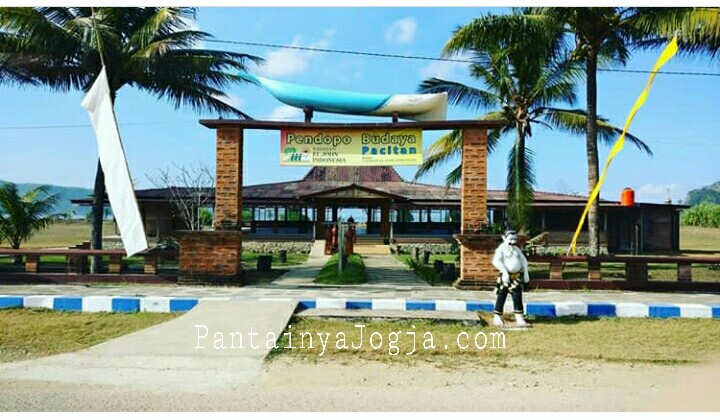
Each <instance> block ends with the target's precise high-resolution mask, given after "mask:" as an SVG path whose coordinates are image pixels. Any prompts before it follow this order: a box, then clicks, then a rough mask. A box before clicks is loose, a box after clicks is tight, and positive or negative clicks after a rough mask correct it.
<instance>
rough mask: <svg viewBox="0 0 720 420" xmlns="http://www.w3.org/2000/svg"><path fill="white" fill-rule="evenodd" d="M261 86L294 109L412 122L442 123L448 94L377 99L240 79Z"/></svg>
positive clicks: (256, 78) (247, 76)
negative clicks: (391, 118) (383, 117)
mask: <svg viewBox="0 0 720 420" xmlns="http://www.w3.org/2000/svg"><path fill="white" fill-rule="evenodd" d="M239 76H240V77H242V78H243V79H245V80H247V81H248V82H250V83H253V84H256V85H258V86H261V87H262V88H264V89H265V90H267V91H268V92H270V94H271V95H273V96H274V97H275V98H276V99H277V100H279V101H280V102H282V103H284V104H286V105H290V106H293V107H296V108H302V109H305V108H312V109H313V110H314V111H319V112H332V113H335V114H352V115H376V116H392V115H393V113H395V112H396V113H397V114H398V117H399V118H404V119H408V120H415V121H441V120H445V117H446V112H447V94H446V93H444V92H443V93H430V94H416V95H380V94H372V93H359V92H348V91H343V90H335V89H324V88H317V87H312V86H305V85H298V84H295V83H287V82H281V81H278V80H273V79H267V78H265V77H259V76H253V75H251V74H247V73H240V75H239Z"/></svg>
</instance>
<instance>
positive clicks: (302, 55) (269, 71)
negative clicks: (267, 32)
mask: <svg viewBox="0 0 720 420" xmlns="http://www.w3.org/2000/svg"><path fill="white" fill-rule="evenodd" d="M334 35H335V31H334V30H327V31H325V33H324V34H323V38H322V39H320V40H318V41H315V42H310V43H306V42H304V41H303V38H302V37H301V36H300V35H297V36H295V38H293V41H292V42H291V43H290V45H291V46H294V47H298V46H303V47H311V48H328V47H329V46H330V40H331V39H332V38H333V36H334ZM317 55H318V52H317V51H307V50H293V49H287V48H280V49H277V50H272V51H270V52H268V53H267V54H265V57H264V58H265V64H264V65H263V66H262V67H260V68H259V69H258V71H259V73H260V74H262V75H264V76H271V77H273V76H292V75H295V74H299V73H302V72H304V71H305V70H307V68H308V66H309V65H310V61H311V60H312V59H313V58H314V57H315V56H317Z"/></svg>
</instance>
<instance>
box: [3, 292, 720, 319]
mask: <svg viewBox="0 0 720 420" xmlns="http://www.w3.org/2000/svg"><path fill="white" fill-rule="evenodd" d="M213 300H255V301H263V300H268V301H270V300H277V298H255V299H252V298H229V297H207V298H190V297H163V296H147V297H137V296H62V295H35V296H19V295H0V309H5V308H46V309H54V310H58V311H82V312H185V311H189V310H191V309H192V308H194V307H195V305H197V304H198V302H201V301H213ZM297 300H298V308H299V309H313V308H317V309H375V310H395V311H457V312H462V311H472V312H475V311H479V312H491V311H492V310H493V302H491V301H474V300H441V299H428V300H413V299H342V298H317V299H302V298H301V299H297ZM525 312H526V313H527V314H528V315H535V316H543V317H560V316H573V315H574V316H592V317H618V318H719V319H720V304H718V305H703V304H698V303H679V304H665V303H663V304H646V303H631V302H622V303H603V302H527V303H526V305H525Z"/></svg>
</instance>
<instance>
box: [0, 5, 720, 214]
mask: <svg viewBox="0 0 720 420" xmlns="http://www.w3.org/2000/svg"><path fill="white" fill-rule="evenodd" d="M488 10H491V9H470V8H447V9H445V8H431V9H428V8H343V9H331V8H200V9H199V11H198V20H197V25H198V27H199V28H200V29H201V30H204V31H207V32H210V33H211V34H213V35H214V36H215V37H216V38H217V39H223V40H238V41H250V42H262V43H272V44H285V45H301V46H315V47H320V48H332V49H345V50H361V51H372V52H381V53H391V54H408V55H426V56H437V55H438V54H439V52H440V50H441V48H442V46H443V44H444V43H445V41H446V40H447V39H448V37H449V36H450V35H451V33H452V31H453V30H454V29H455V28H456V27H457V26H458V25H463V24H466V23H468V22H470V21H471V20H472V19H474V18H475V17H477V16H479V15H480V14H482V13H484V12H486V11H488ZM502 10H503V9H493V11H495V12H498V11H502ZM208 46H209V47H212V48H224V49H229V50H235V51H244V52H248V53H251V54H255V55H259V56H262V57H264V58H265V59H266V60H268V61H267V64H266V65H265V67H263V68H259V69H253V71H254V72H256V73H258V74H261V75H264V76H267V77H271V78H276V79H279V80H286V81H291V82H296V83H304V84H311V85H316V86H321V87H328V88H335V89H345V90H356V91H361V92H371V93H413V92H415V91H416V89H417V86H418V84H419V83H420V82H421V81H422V80H423V79H424V78H426V77H432V76H438V77H445V78H449V79H453V80H459V81H462V82H465V83H473V81H472V79H470V78H469V77H468V74H467V69H466V68H465V67H464V66H463V65H462V64H458V63H446V62H434V61H418V60H407V59H390V58H372V57H361V56H353V55H341V54H329V53H320V52H301V51H294V50H276V49H272V48H264V47H246V46H242V45H228V44H215V43H212V44H208ZM657 54H658V53H657V52H652V53H636V54H634V55H633V57H632V59H631V61H630V62H629V64H628V66H627V68H629V69H642V70H649V69H650V68H651V67H652V65H653V63H654V61H655V59H656V56H657ZM664 70H668V71H694V72H713V73H720V62H715V63H710V62H709V61H708V60H702V59H687V58H680V57H676V58H675V59H674V60H673V61H671V62H670V63H669V64H668V65H667V66H666V67H665V68H664ZM646 80H647V75H646V74H630V73H608V72H601V73H600V75H599V80H598V83H599V107H598V109H599V112H600V114H601V115H603V116H605V117H607V118H609V119H610V120H611V121H612V122H613V123H614V124H616V125H618V126H621V125H622V124H623V123H624V121H625V118H626V116H627V113H628V111H629V110H630V107H631V106H632V104H633V103H634V101H635V99H636V97H637V95H638V94H639V93H640V91H641V90H642V88H643V87H644V84H645V82H646ZM583 92H584V84H583V85H580V86H578V97H579V101H578V103H577V104H576V106H577V107H580V108H582V107H584V100H585V98H584V94H583ZM228 95H229V96H230V98H231V100H233V101H234V102H235V103H236V104H239V105H240V107H241V109H243V110H244V111H245V112H247V113H248V114H250V115H252V116H253V117H254V118H258V119H264V118H278V119H289V120H297V121H299V120H301V119H302V115H301V112H300V111H299V110H294V109H291V108H288V107H286V106H283V105H282V104H281V103H279V102H277V101H276V100H275V99H274V98H272V97H271V96H270V95H269V94H267V93H266V92H264V91H262V90H261V89H259V88H257V87H254V86H250V85H243V86H235V87H232V88H231V89H230V90H229V91H228ZM81 98H82V93H80V92H71V93H66V94H60V93H50V92H47V91H45V90H43V89H42V88H18V87H15V86H2V87H0V145H1V146H2V148H1V149H0V179H4V180H10V181H14V182H35V183H52V184H58V185H70V186H81V187H91V186H92V184H93V179H94V174H95V165H96V162H97V150H96V146H95V140H94V135H93V132H92V129H91V127H90V125H89V121H88V117H87V114H86V113H85V111H84V110H83V109H82V108H81V107H80V100H81ZM116 106H117V109H116V113H117V116H118V120H119V123H120V129H121V134H122V137H123V142H124V146H125V150H126V153H127V155H128V161H129V166H130V170H131V174H132V176H133V178H134V179H135V181H136V185H137V187H138V188H149V187H152V184H151V182H150V181H149V180H148V178H147V175H152V174H155V173H157V172H156V171H157V170H158V169H159V168H167V167H169V166H171V165H173V164H180V165H182V164H188V165H189V164H206V165H211V166H212V165H214V159H215V156H214V155H215V149H214V132H213V131H211V130H209V129H206V128H204V127H202V126H200V125H199V124H198V123H197V120H198V119H200V118H215V117H216V115H214V114H212V113H204V114H197V113H195V112H192V111H189V110H182V109H181V110H175V109H173V108H172V107H171V106H169V105H167V104H165V103H163V102H162V101H158V100H156V99H154V98H152V97H149V96H147V95H145V94H143V93H142V92H139V91H136V90H133V89H132V88H124V89H123V90H121V91H120V93H119V95H118V99H117V102H116ZM477 114H478V113H476V112H472V111H469V110H465V109H461V108H457V107H450V108H449V111H448V118H449V119H464V118H472V117H474V116H476V115H477ZM718 115H720V77H702V76H676V75H659V76H658V77H657V79H656V81H655V84H654V85H653V88H652V91H651V94H650V97H649V99H648V101H647V103H646V105H645V107H644V108H642V110H641V111H640V112H639V114H638V115H637V117H636V119H635V121H634V123H633V125H632V127H631V132H633V133H634V134H636V135H637V136H639V137H641V138H642V139H643V140H644V141H645V142H647V143H648V144H649V145H650V146H651V147H652V148H653V151H654V152H655V155H654V156H653V157H649V156H646V155H644V154H642V153H641V152H639V151H638V150H636V149H634V148H633V147H631V146H629V147H626V148H625V150H624V151H623V152H622V153H621V154H620V155H619V156H618V157H617V158H616V159H615V161H614V163H613V166H612V167H611V169H610V172H609V175H608V178H607V181H606V184H605V187H604V188H603V191H602V196H603V197H604V198H609V199H617V198H618V197H619V194H620V191H621V190H622V189H623V188H624V187H626V186H629V187H632V188H634V189H635V190H636V197H637V199H638V200H640V201H650V202H657V201H662V200H664V199H665V198H666V196H667V195H668V192H669V194H670V196H671V198H672V199H673V200H678V199H684V198H685V194H686V193H687V191H688V190H690V189H693V188H697V187H699V186H702V185H706V184H710V183H712V182H715V181H718V180H720V167H719V162H718V161H719V157H720V118H719V117H718ZM315 120H316V121H358V120H363V118H361V117H351V116H350V117H348V116H340V115H331V114H316V117H315ZM48 125H50V126H52V125H73V126H79V127H72V128H51V129H43V128H37V127H38V126H48ZM13 127H23V128H13ZM27 127H35V128H27ZM440 134H442V133H441V132H426V133H425V135H424V143H425V146H426V147H427V146H428V145H430V144H431V142H432V141H433V140H434V139H435V138H437V137H438V136H439V135H440ZM510 143H511V139H510V138H506V139H505V140H504V142H503V147H501V148H499V149H498V150H497V151H496V152H495V153H494V154H493V155H491V156H490V159H489V181H488V183H489V187H490V188H494V189H502V188H503V187H504V185H505V175H506V156H507V151H508V149H509V146H510ZM528 145H529V146H530V147H531V148H532V149H533V150H534V151H535V154H536V177H537V186H536V188H537V190H541V191H557V192H573V193H582V194H584V193H586V189H587V185H586V177H587V175H586V174H587V166H586V165H587V163H586V158H585V142H584V138H582V137H573V136H569V135H566V134H563V133H560V132H557V131H552V130H547V129H539V127H538V128H536V130H535V132H534V135H533V138H532V139H531V140H530V142H529V143H528ZM608 150H609V147H604V146H603V147H601V150H600V154H601V155H600V157H601V163H602V162H604V159H605V157H606V156H607V152H608ZM278 156H279V133H277V132H264V131H254V132H250V133H248V134H246V142H245V166H244V182H245V183H246V184H258V183H265V182H277V181H285V180H291V179H297V178H299V177H301V176H302V175H303V174H304V173H305V172H306V171H307V169H306V168H290V167H280V166H279V157H278ZM451 168H452V165H447V166H446V167H444V168H441V169H439V170H438V171H437V172H435V173H434V174H432V175H430V176H427V177H426V178H424V179H423V182H429V183H442V181H443V179H444V176H445V173H446V172H447V170H449V169H451ZM397 169H398V171H399V172H400V174H401V175H403V176H404V177H406V178H408V179H409V178H411V177H412V175H413V174H414V172H415V169H416V168H415V167H411V166H408V167H397Z"/></svg>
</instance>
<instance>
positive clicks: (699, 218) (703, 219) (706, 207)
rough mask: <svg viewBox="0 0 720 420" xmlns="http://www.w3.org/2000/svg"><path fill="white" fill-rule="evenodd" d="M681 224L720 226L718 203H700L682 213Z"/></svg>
mask: <svg viewBox="0 0 720 420" xmlns="http://www.w3.org/2000/svg"><path fill="white" fill-rule="evenodd" d="M680 223H681V224H682V225H683V226H699V227H709V228H720V204H711V203H701V204H698V205H696V206H693V207H691V208H689V209H687V210H685V211H684V212H683V213H682V216H681V217H680Z"/></svg>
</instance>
